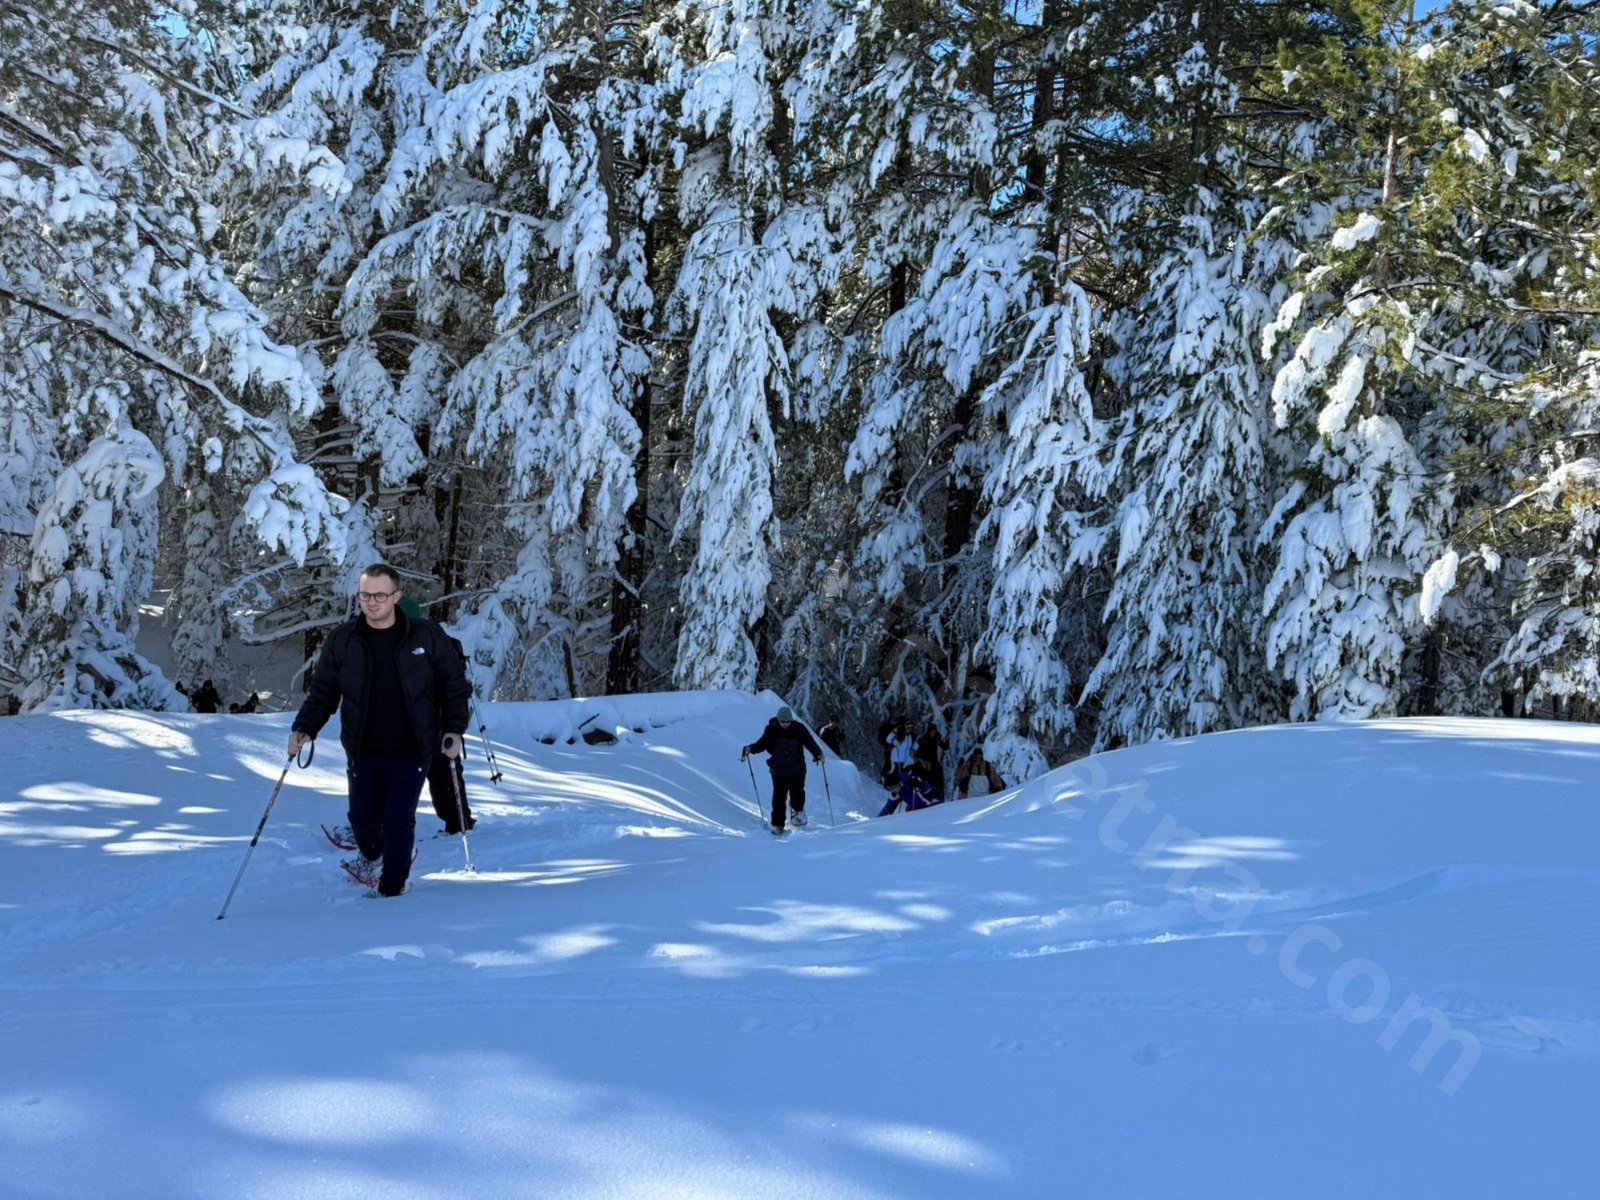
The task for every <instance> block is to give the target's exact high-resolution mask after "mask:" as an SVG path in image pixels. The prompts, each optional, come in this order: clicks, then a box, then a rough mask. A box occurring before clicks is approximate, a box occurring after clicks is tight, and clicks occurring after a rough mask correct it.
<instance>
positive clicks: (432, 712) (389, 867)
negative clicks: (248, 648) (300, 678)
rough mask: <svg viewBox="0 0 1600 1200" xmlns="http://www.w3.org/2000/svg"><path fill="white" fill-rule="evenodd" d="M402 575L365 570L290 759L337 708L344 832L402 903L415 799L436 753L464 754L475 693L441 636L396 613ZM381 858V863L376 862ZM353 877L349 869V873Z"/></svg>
mask: <svg viewBox="0 0 1600 1200" xmlns="http://www.w3.org/2000/svg"><path fill="white" fill-rule="evenodd" d="M400 597H401V591H400V576H399V575H398V574H397V573H396V571H395V569H394V568H393V567H391V566H389V565H388V564H386V563H374V564H373V565H372V566H370V567H368V568H367V569H366V570H364V571H362V572H361V584H360V590H359V591H358V592H357V593H356V598H357V599H358V600H359V601H360V602H361V612H360V615H358V616H356V617H354V618H352V619H351V620H349V621H346V622H345V623H344V624H343V625H340V626H339V627H338V628H336V629H335V630H334V631H333V632H332V633H331V634H329V635H328V640H327V641H326V642H324V643H323V646H322V653H321V654H320V655H319V656H318V657H317V665H316V668H315V670H313V672H312V674H311V687H310V690H309V691H308V693H307V694H306V699H305V703H303V704H302V705H301V706H300V711H299V713H297V714H296V715H295V719H294V726H293V730H294V731H293V732H292V733H291V734H290V735H289V753H290V755H294V754H297V753H298V752H299V750H300V747H302V746H303V745H305V744H306V742H308V741H312V740H314V739H315V738H316V736H317V734H318V733H320V732H321V731H322V727H323V726H324V725H325V724H327V722H328V718H329V717H331V716H333V713H334V710H335V709H337V708H339V707H340V705H341V704H342V705H343V706H344V716H343V718H342V720H341V722H340V727H339V741H340V743H341V744H342V745H343V746H344V752H345V756H346V758H347V759H348V766H347V767H346V773H347V776H348V780H349V790H350V829H351V831H352V833H353V834H354V835H355V840H356V846H357V849H358V851H359V853H360V855H361V858H362V859H364V860H365V861H364V862H362V863H360V864H357V865H358V866H359V868H360V869H361V870H362V871H363V872H364V873H365V874H366V875H367V877H369V878H376V879H377V881H378V895H380V896H398V895H400V894H401V893H402V892H403V891H405V887H406V879H407V877H409V876H410V874H411V852H412V847H413V846H414V845H415V843H416V837H417V800H418V798H419V797H420V796H421V794H422V785H423V783H424V782H425V781H426V779H427V777H428V767H429V764H430V763H431V762H432V761H433V754H434V750H435V748H437V749H438V750H439V751H440V752H441V753H442V754H444V755H445V757H447V758H455V757H456V756H457V755H459V754H460V753H461V743H462V738H463V736H464V735H465V733H466V729H467V708H468V704H469V702H470V701H471V698H472V688H471V686H470V685H469V684H468V683H467V675H466V672H465V670H463V669H462V665H461V659H460V656H459V655H457V654H456V652H455V649H454V648H453V647H452V646H451V645H450V639H449V638H448V636H447V635H446V634H445V632H444V630H442V629H440V628H439V626H437V625H435V624H434V623H433V622H432V621H428V620H425V619H423V618H421V617H408V616H406V615H405V613H403V612H400V611H398V610H397V607H396V606H397V605H398V604H399V601H400ZM380 860H381V861H380ZM352 873H354V872H352Z"/></svg>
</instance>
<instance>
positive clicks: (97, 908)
mask: <svg viewBox="0 0 1600 1200" xmlns="http://www.w3.org/2000/svg"><path fill="white" fill-rule="evenodd" d="M778 703H779V700H778V698H777V697H775V696H772V695H770V694H769V695H763V696H759V697H751V696H743V695H736V694H686V695H671V696H640V697H628V698H620V699H616V698H613V699H610V700H605V701H592V702H578V701H575V702H570V703H561V704H557V703H550V704H526V705H489V706H486V708H485V711H484V716H485V719H486V721H487V724H488V726H489V729H490V732H491V733H492V735H493V739H494V747H495V751H496V754H497V756H498V759H499V763H500V766H501V768H502V769H503V771H504V772H505V778H504V780H503V781H502V784H501V786H500V787H498V788H495V787H491V786H490V785H489V784H488V782H487V778H486V776H487V769H486V767H485V765H484V762H483V759H482V757H481V755H480V754H479V753H478V751H479V741H478V739H477V737H476V735H474V737H473V740H472V742H471V743H470V746H469V749H470V750H471V752H472V754H473V757H472V758H471V760H470V762H469V787H470V789H471V792H472V795H473V798H474V805H475V808H476V809H477V811H478V813H479V815H480V821H481V823H480V824H479V826H478V828H477V829H476V830H475V831H474V832H473V834H472V838H471V843H470V846H471V852H472V858H473V861H474V864H475V865H476V866H477V868H478V870H477V873H476V874H475V875H468V874H467V873H466V872H465V871H464V870H463V869H462V865H463V855H462V848H461V846H460V843H459V842H458V841H456V840H451V839H444V838H432V837H431V835H432V833H433V832H434V831H435V830H436V829H437V828H438V823H437V822H436V821H435V820H434V819H433V818H432V816H431V813H429V809H428V805H427V801H426V799H425V798H424V800H423V803H422V812H423V814H424V815H423V816H422V817H421V818H420V819H419V830H421V831H423V832H422V840H421V841H420V843H419V844H420V846H421V857H420V859H419V861H418V864H417V869H416V874H415V876H414V878H413V887H412V890H411V892H410V893H409V894H408V895H406V896H405V897H403V898H400V899H398V900H392V901H391V900H381V901H380V900H372V899H368V898H366V897H365V896H364V894H363V893H362V891H361V890H360V889H359V888H357V887H355V886H354V885H352V884H350V883H348V882H347V881H345V880H344V878H343V876H342V874H341V873H340V872H339V871H338V869H337V865H336V864H337V858H338V856H337V854H336V852H334V851H333V850H332V849H331V848H330V847H328V846H327V844H326V842H325V841H324V840H323V838H322V835H321V833H320V832H319V831H318V829H317V825H318V822H319V821H334V820H337V819H339V817H340V816H341V815H342V811H343V802H342V795H343V759H342V756H341V755H340V752H339V747H338V741H337V738H336V737H335V736H333V735H334V733H335V732H336V729H335V728H334V727H330V728H329V729H328V730H326V731H325V732H324V734H323V736H322V738H321V739H320V741H319V743H318V756H317V760H316V762H315V764H314V765H313V766H312V768H311V769H310V770H307V771H298V770H291V771H290V773H289V779H288V783H287V784H286V786H285V788H284V790H283V793H282V796H281V798H280V799H279V801H278V803H277V805H276V807H275V808H274V810H273V812H272V814H271V818H270V820H269V822H268V825H267V829H266V832H265V834H264V835H263V838H262V841H261V844H260V846H259V848H258V849H257V850H256V852H255V854H254V856H253V858H252V860H251V862H250V865H249V868H248V870H247V871H246V873H245V876H244V880H243V882H242V884H241V885H240V888H239V892H238V895H237V897H236V898H235V899H234V901H233V906H232V908H231V910H230V911H229V914H228V917H227V919H226V920H225V921H220V922H219V921H217V920H216V919H215V918H216V915H217V911H218V909H219V908H220V907H221V904H222V901H223V897H224V896H225V894H226V892H227V889H228V886H229V884H230V883H231V882H232V880H233V877H234V875H235V872H236V871H237V869H238V867H239V864H240V862H241V861H242V859H243V856H244V853H245V847H246V844H247V843H248V841H249V838H250V835H251V833H252V832H253V831H254V829H255V827H256V823H257V822H258V821H259V819H260V816H261V813H262V810H263V809H264V807H265V805H266V801H267V797H268V795H269V794H270V792H271V790H272V785H273V782H274V781H275V780H276V779H277V777H278V774H279V771H280V770H281V768H282V766H283V762H284V760H283V752H282V747H283V743H284V739H285V737H286V734H287V729H288V720H289V718H288V716H287V715H284V714H271V715H261V716H250V717H237V716H216V717H195V716H167V715H140V714H132V713H109V714H108V713H95V714H91V713H65V714H60V715H56V716H49V717H27V718H14V719H11V720H7V721H3V722H0V753H3V755H4V760H5V762H6V763H7V764H8V767H9V771H8V777H9V779H10V781H11V784H10V786H9V787H8V788H7V789H6V794H5V795H4V796H3V797H0V1196H5V1197H8V1198H9V1197H30V1198H31V1197H57V1196H64V1197H96V1198H97V1200H98V1198H101V1197H105V1196H118V1197H129V1196H149V1197H169V1198H170V1197H230V1198H256V1197H259V1198H262V1200H265V1198H268V1197H272V1198H281V1197H316V1198H319V1200H320V1198H332V1197H368V1196H383V1197H385V1200H401V1198H406V1197H468V1196H472V1197H488V1196H495V1197H501V1196H537V1197H602V1196H603V1197H667V1196H694V1197H712V1196H714V1197H723V1196H726V1197H780V1196H828V1197H836V1196H856V1197H907V1198H910V1197H919V1198H920V1197H955V1196H1017V1197H1033V1196H1037V1197H1047V1196H1048V1197H1056V1196H1079V1195H1081V1196H1093V1197H1124V1196H1126V1197H1133V1196H1147V1197H1180V1196H1182V1197H1189V1196H1205V1197H1209V1196H1222V1195H1231V1196H1263V1197H1267V1196H1271V1197H1279V1196H1285V1195H1293V1196H1296V1197H1318V1196H1328V1197H1333V1196H1350V1195H1365V1196H1396V1197H1399V1196H1407V1197H1411V1196H1430V1197H1431V1196H1440V1197H1465V1196H1482V1197H1491V1196H1493V1197H1502V1196H1509V1195H1522V1196H1538V1197H1586V1198H1592V1197H1594V1196H1595V1195H1596V1194H1600V1149H1597V1140H1596V1139H1595V1137H1594V1135H1593V1124H1594V1119H1595V1115H1596V1113H1597V1112H1600V867H1597V864H1596V851H1597V849H1600V807H1597V804H1596V801H1595V796H1596V794H1597V791H1596V789H1597V785H1600V729H1596V728H1593V727H1588V726H1581V725H1565V724H1546V723H1537V722H1527V721H1517V722H1511V721H1504V722H1497V721H1456V720H1443V719H1441V720H1430V721H1384V722H1369V723H1364V724H1359V725H1315V726H1296V727H1283V728H1272V729H1263V730H1246V731H1241V732H1238V733H1231V734H1221V735H1213V736H1210V737H1204V738H1197V739H1192V740H1189V741H1185V742H1178V743H1167V744H1161V745H1153V746H1146V747H1141V748H1139V749H1135V750H1129V751H1122V752H1118V753H1115V754H1109V755H1102V756H1099V757H1097V758H1094V759H1088V760H1084V761H1083V762H1081V763H1078V764H1074V765H1072V766H1069V767H1067V768H1063V769H1061V770H1058V771H1055V772H1053V773H1051V774H1050V775H1048V776H1046V777H1045V778H1043V779H1040V780H1037V781H1035V782H1034V783H1032V784H1031V785H1029V786H1027V787H1025V788H1021V789H1015V790H1012V791H1010V792H1007V793H1004V794H1002V795H1001V796H999V797H989V798H985V799H983V800H978V801H967V802H963V803H951V804H947V805H944V806H941V807H939V808H935V809H932V810H929V811H927V812H922V813H916V814H910V815H897V816H894V817H890V818H886V819H883V820H865V819H863V818H864V817H865V816H866V815H867V814H869V813H873V812H876V811H877V808H878V806H879V804H880V802H881V795H880V793H879V792H878V791H877V789H876V788H875V787H873V786H872V784H871V783H870V782H869V781H867V780H864V779H863V778H862V777H860V776H858V774H857V773H856V772H855V770H854V769H853V768H852V767H851V766H849V765H848V764H846V763H843V762H840V761H839V760H837V759H832V758H830V760H829V764H828V782H829V784H830V788H831V795H832V815H833V817H834V818H835V819H837V822H838V828H828V827H827V826H828V824H829V820H830V812H829V804H828V796H827V794H826V793H825V791H824V788H823V786H822V780H821V778H820V777H819V775H818V773H817V771H816V769H815V768H813V769H812V775H811V781H810V802H809V805H808V808H809V810H810V813H811V815H812V818H813V822H814V823H813V826H812V828H811V829H810V830H809V831H806V832H801V833H797V834H795V835H793V836H792V837H790V838H788V839H787V840H784V841H777V840H775V839H773V838H771V837H770V836H769V835H767V834H766V833H765V832H764V831H763V828H762V825H761V823H760V818H758V816H757V815H756V805H755V799H754V797H753V796H752V793H751V779H750V774H749V773H748V772H747V770H746V768H745V766H744V765H743V764H742V763H740V761H739V759H738V747H739V746H740V744H741V743H743V742H746V741H749V740H751V739H753V738H754V737H755V736H756V734H757V733H758V732H759V730H760V727H761V724H762V722H763V720H764V719H765V717H766V716H767V715H768V714H770V713H771V712H772V711H773V710H774V709H775V708H776V706H777V704H778ZM591 716H593V717H594V721H593V722H591V727H592V725H595V724H598V725H600V726H603V727H605V728H607V729H611V730H614V731H616V732H618V733H619V734H620V737H621V741H620V742H618V743H617V744H615V745H612V746H589V745H587V744H585V743H584V742H582V741H575V742H572V743H570V744H569V742H568V740H567V739H568V738H569V737H571V736H573V734H574V733H575V732H576V729H577V727H578V725H579V724H580V723H581V722H583V721H584V720H585V719H586V718H589V717H591ZM635 730H638V731H639V732H636V731H635ZM541 738H542V739H547V740H545V741H542V740H540V739H541ZM755 774H756V778H757V780H758V781H759V782H760V783H761V784H762V785H763V788H764V784H765V772H764V770H763V769H762V768H761V766H760V765H759V764H756V766H755ZM763 799H764V797H763ZM1163 843H1165V844H1163ZM1423 1010H1426V1011H1427V1012H1428V1013H1431V1014H1432V1016H1431V1017H1430V1016H1421V1015H1419V1016H1417V1017H1416V1019H1415V1020H1412V1019H1411V1017H1412V1015H1413V1014H1414V1013H1420V1012H1422V1011H1423ZM1397 1014H1400V1015H1399V1017H1398V1019H1397ZM1430 1032H1431V1033H1433V1034H1434V1036H1433V1039H1432V1041H1431V1042H1430V1041H1429V1038H1428V1035H1429V1034H1430Z"/></svg>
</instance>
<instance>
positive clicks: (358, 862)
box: [339, 854, 383, 888]
mask: <svg viewBox="0 0 1600 1200" xmlns="http://www.w3.org/2000/svg"><path fill="white" fill-rule="evenodd" d="M339 866H340V867H342V868H343V869H344V873H345V874H346V875H348V876H350V878H351V879H354V880H355V881H356V882H357V883H359V884H361V886H362V887H369V888H375V887H377V886H378V874H379V873H380V872H381V871H382V870H383V859H381V858H362V857H361V855H359V854H357V855H356V856H355V857H354V858H346V859H342V860H341V861H340V863H339Z"/></svg>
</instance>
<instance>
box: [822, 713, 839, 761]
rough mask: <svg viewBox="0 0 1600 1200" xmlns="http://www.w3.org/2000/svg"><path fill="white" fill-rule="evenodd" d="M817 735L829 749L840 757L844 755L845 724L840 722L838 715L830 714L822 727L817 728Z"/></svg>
mask: <svg viewBox="0 0 1600 1200" xmlns="http://www.w3.org/2000/svg"><path fill="white" fill-rule="evenodd" d="M817 737H819V738H821V739H822V744H823V745H824V746H826V747H827V748H828V749H829V750H832V751H833V752H834V753H835V754H837V755H838V756H839V757H840V758H843V757H844V726H842V725H840V724H839V718H838V717H835V716H829V717H828V719H827V721H826V722H825V723H824V724H823V726H822V728H821V729H819V730H817Z"/></svg>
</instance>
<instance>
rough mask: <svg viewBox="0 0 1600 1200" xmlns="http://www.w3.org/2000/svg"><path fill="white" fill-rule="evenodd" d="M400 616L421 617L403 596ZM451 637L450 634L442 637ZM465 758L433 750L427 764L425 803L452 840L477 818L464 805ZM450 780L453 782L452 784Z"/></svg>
mask: <svg viewBox="0 0 1600 1200" xmlns="http://www.w3.org/2000/svg"><path fill="white" fill-rule="evenodd" d="M397 607H398V608H399V609H400V611H401V612H402V613H404V614H405V615H406V616H408V617H416V618H418V619H420V618H421V617H422V606H421V605H419V604H418V603H417V602H416V601H415V600H413V599H412V598H411V597H410V596H402V597H401V598H400V603H399V605H397ZM445 636H446V637H450V635H449V634H446V635H445ZM450 645H451V647H452V648H453V649H454V650H455V652H456V657H457V658H459V659H460V660H461V669H462V671H463V672H465V671H466V669H467V652H466V649H465V648H464V647H463V646H462V645H461V642H460V640H459V639H457V638H453V637H451V638H450ZM465 757H466V755H465V754H461V755H458V756H457V757H455V758H453V759H452V758H446V757H445V756H444V754H443V753H442V752H441V751H438V750H435V751H434V754H433V761H432V762H431V763H429V764H428V801H429V803H431V804H432V805H433V815H434V816H436V817H438V818H439V820H441V821H443V822H444V831H445V834H446V835H447V836H449V837H454V836H455V835H456V834H458V833H460V832H461V823H462V820H463V819H465V821H466V826H467V828H468V829H469V830H470V829H473V828H475V827H476V826H477V824H478V821H477V818H476V817H474V816H473V815H472V805H471V804H469V803H468V802H467V773H466V769H465V767H463V766H462V760H463V759H464V758H465ZM452 776H454V779H453V780H452V778H451V777H452ZM458 794H459V795H460V797H461V807H460V810H459V814H458V812H457V808H456V796H457V795H458Z"/></svg>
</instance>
